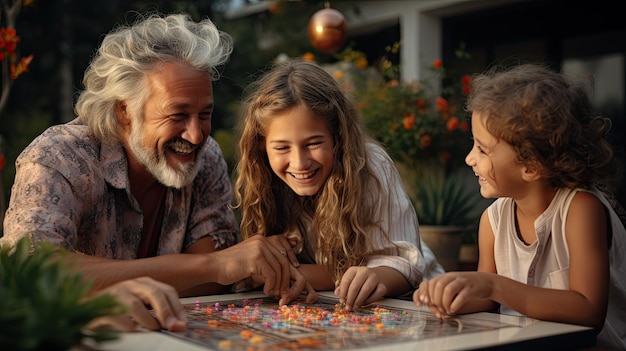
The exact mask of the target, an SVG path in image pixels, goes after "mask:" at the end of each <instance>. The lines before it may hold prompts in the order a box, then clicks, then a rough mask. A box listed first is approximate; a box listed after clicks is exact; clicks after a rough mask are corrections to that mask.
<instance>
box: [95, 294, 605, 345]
mask: <svg viewBox="0 0 626 351" xmlns="http://www.w3.org/2000/svg"><path fill="white" fill-rule="evenodd" d="M321 295H322V296H329V297H332V293H330V292H322V293H321ZM262 296H263V295H262V294H260V293H244V294H229V295H215V296H205V297H199V298H185V299H181V302H182V303H185V304H187V303H196V302H200V303H205V302H210V303H214V302H217V301H224V300H243V299H254V298H259V297H262ZM380 304H381V305H385V306H390V307H396V308H402V309H407V310H419V308H418V307H417V306H415V304H413V302H411V301H405V300H397V299H385V300H383V301H381V303H380ZM422 311H426V312H427V309H422ZM459 318H460V320H461V321H466V322H467V323H476V321H485V322H486V323H493V322H498V323H505V324H507V326H505V327H499V328H496V329H492V330H485V331H478V332H472V333H460V334H457V335H446V336H441V337H430V338H426V339H418V340H411V341H408V342H403V343H389V344H384V345H373V346H369V347H367V348H359V349H358V350H367V351H376V350H380V351H383V350H384V351H396V350H470V349H492V350H497V349H506V350H511V349H513V350H515V349H519V350H530V349H532V350H539V349H542V350H552V349H561V350H562V349H581V348H588V347H592V346H594V345H595V334H594V331H593V329H592V328H589V327H583V326H577V325H570V324H562V323H552V322H545V321H539V320H535V319H531V318H524V317H515V316H507V315H500V314H494V313H474V314H469V315H464V316H460V317H459ZM97 349H98V350H111V351H112V350H119V351H122V350H123V351H127V350H128V351H171V350H176V351H206V350H210V349H209V348H207V347H203V346H201V345H198V344H195V343H192V342H187V341H185V340H183V339H179V338H176V337H172V336H170V335H167V334H166V333H160V332H141V333H124V334H122V335H121V337H120V338H119V339H118V340H116V341H112V342H108V343H105V344H101V345H98V347H97Z"/></svg>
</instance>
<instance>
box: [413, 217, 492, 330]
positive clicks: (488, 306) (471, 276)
mask: <svg viewBox="0 0 626 351" xmlns="http://www.w3.org/2000/svg"><path fill="white" fill-rule="evenodd" d="M478 229H479V230H478V252H479V257H478V272H481V274H477V273H476V272H450V273H446V274H443V275H440V276H437V277H435V278H433V279H431V280H427V281H423V282H422V283H421V284H420V286H419V288H418V289H417V290H415V292H414V293H413V302H415V304H416V305H418V306H421V305H422V304H424V305H428V306H429V307H430V310H431V311H432V312H433V313H434V314H435V315H437V316H438V317H440V318H443V317H445V315H448V314H450V313H446V310H448V311H449V309H451V308H453V309H454V311H455V312H454V314H464V313H473V312H484V311H489V312H493V311H496V310H497V308H498V303H496V302H495V301H493V300H491V299H488V298H465V297H464V296H463V295H460V296H454V295H451V296H447V295H446V296H444V295H445V294H444V293H443V291H442V289H444V288H447V286H448V285H450V287H449V288H447V289H452V288H455V287H456V288H455V289H461V288H463V287H468V288H470V287H474V288H476V289H478V288H481V287H487V288H488V287H489V284H488V282H487V280H486V279H487V277H489V276H490V275H488V274H485V275H484V278H483V279H480V278H481V277H483V275H482V273H491V274H494V273H496V263H495V258H494V253H493V250H494V249H493V245H494V234H493V230H492V228H491V224H490V223H489V215H488V214H487V210H485V211H484V212H483V214H482V215H481V217H480V223H479V226H478ZM471 296H473V295H472V294H470V295H468V297H471ZM452 298H454V301H453V300H452ZM452 302H454V303H455V304H454V306H450V304H452ZM446 305H448V306H450V307H448V309H446V308H445V307H444V306H446Z"/></svg>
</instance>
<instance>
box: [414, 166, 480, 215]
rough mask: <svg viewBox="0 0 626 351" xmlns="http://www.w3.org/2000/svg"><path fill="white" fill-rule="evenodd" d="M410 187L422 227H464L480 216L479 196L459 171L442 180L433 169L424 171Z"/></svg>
mask: <svg viewBox="0 0 626 351" xmlns="http://www.w3.org/2000/svg"><path fill="white" fill-rule="evenodd" d="M413 184H414V189H415V190H414V195H413V199H414V201H413V202H414V205H415V211H416V212H417V215H418V218H419V221H420V223H421V224H428V225H459V226H466V225H468V224H470V223H472V222H476V221H477V219H478V217H479V216H480V212H481V211H482V208H481V207H479V206H478V205H479V203H480V201H481V196H480V193H479V192H478V190H477V189H474V188H473V187H469V186H468V184H467V177H465V174H463V172H461V171H460V170H457V171H453V172H451V173H450V174H448V175H446V176H443V175H442V174H438V172H436V169H435V168H427V169H426V170H425V171H423V172H421V174H420V177H419V179H415V181H414V183H413Z"/></svg>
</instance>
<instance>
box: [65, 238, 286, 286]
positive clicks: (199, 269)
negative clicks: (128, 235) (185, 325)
mask: <svg viewBox="0 0 626 351" xmlns="http://www.w3.org/2000/svg"><path fill="white" fill-rule="evenodd" d="M214 248H215V243H214V241H213V239H212V238H210V237H205V238H203V239H200V240H199V241H197V242H196V243H194V244H193V245H192V246H190V247H189V249H188V250H187V251H186V252H185V253H182V254H170V255H163V256H157V257H150V258H142V259H135V260H114V259H109V258H102V257H94V256H88V255H81V254H77V253H70V254H68V255H67V256H66V259H67V260H68V261H70V262H72V264H73V267H74V268H75V269H77V270H79V271H81V272H83V274H84V275H85V276H86V277H89V278H90V279H94V289H96V290H99V289H102V288H104V287H107V286H110V285H112V284H115V283H118V282H121V281H123V280H127V279H133V278H138V277H143V276H148V277H151V278H153V279H155V280H158V281H161V282H164V283H167V284H169V285H172V286H173V287H174V288H175V289H176V290H177V291H178V292H179V294H181V296H192V295H199V294H210V293H216V292H223V291H225V289H226V288H227V287H225V286H227V285H230V284H232V283H234V282H237V281H239V280H241V279H244V278H248V277H250V276H251V275H253V274H254V275H261V276H263V277H264V279H265V286H264V289H263V291H264V292H265V293H266V294H268V295H269V294H274V295H276V296H282V295H284V294H287V292H288V289H289V284H290V272H289V268H290V263H289V261H288V260H287V258H286V257H285V256H284V255H283V254H281V253H280V252H279V251H278V250H277V249H276V248H274V247H273V246H272V245H271V244H269V242H268V241H267V239H266V238H264V237H262V236H260V235H259V236H257V237H255V238H252V239H249V240H245V241H244V242H242V243H239V244H237V245H234V246H231V247H228V248H226V249H223V250H215V249H214ZM216 283H217V284H219V285H222V287H221V288H220V289H218V287H217V285H216ZM216 290H217V291H216Z"/></svg>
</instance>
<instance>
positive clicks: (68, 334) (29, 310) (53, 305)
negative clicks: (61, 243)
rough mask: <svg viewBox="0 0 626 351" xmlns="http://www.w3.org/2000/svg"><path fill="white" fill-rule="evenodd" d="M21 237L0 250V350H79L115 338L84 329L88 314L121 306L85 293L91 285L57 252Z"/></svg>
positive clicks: (108, 297) (107, 332)
mask: <svg viewBox="0 0 626 351" xmlns="http://www.w3.org/2000/svg"><path fill="white" fill-rule="evenodd" d="M30 248H31V244H30V241H29V240H28V239H26V238H24V239H21V240H20V241H19V242H18V244H17V246H16V247H15V250H14V251H12V250H10V249H9V248H8V247H6V246H5V247H1V248H0V310H1V311H2V313H0V349H1V350H13V351H23V350H52V351H66V350H70V349H76V350H78V349H81V345H84V344H83V342H85V341H94V342H96V343H98V342H101V341H105V340H111V339H115V338H116V337H117V333H115V332H113V331H110V330H97V331H90V330H86V329H85V327H86V325H87V324H88V323H89V322H90V321H91V320H93V319H94V318H97V317H101V316H105V315H110V314H116V313H120V312H122V311H123V307H122V306H121V305H119V304H118V302H117V300H115V299H114V298H113V296H111V295H98V296H96V297H88V293H89V291H90V289H91V283H90V282H89V281H86V280H85V279H84V278H83V277H82V276H81V274H79V273H76V272H75V271H72V270H71V269H70V268H69V267H68V266H67V265H66V264H65V262H64V261H62V260H60V259H59V256H58V255H60V254H62V253H61V252H59V250H57V249H54V248H52V247H51V246H47V245H43V246H38V247H37V249H36V250H34V251H33V252H32V253H31V252H29V251H30Z"/></svg>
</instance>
